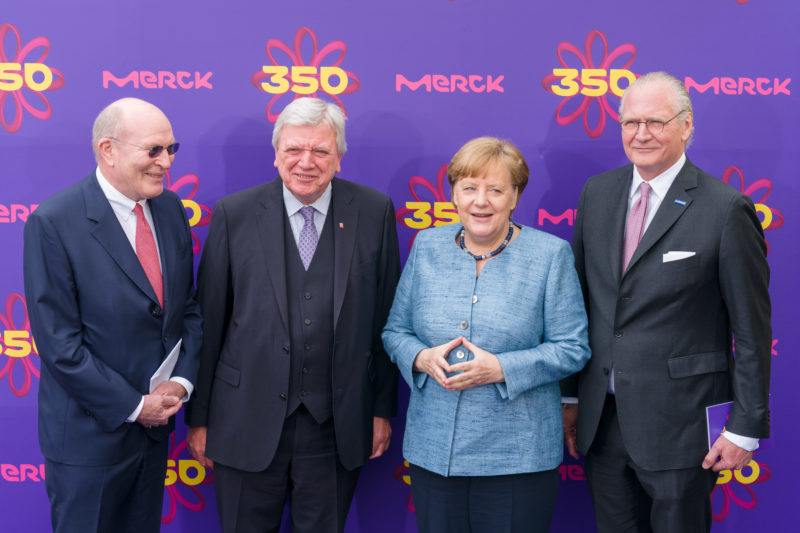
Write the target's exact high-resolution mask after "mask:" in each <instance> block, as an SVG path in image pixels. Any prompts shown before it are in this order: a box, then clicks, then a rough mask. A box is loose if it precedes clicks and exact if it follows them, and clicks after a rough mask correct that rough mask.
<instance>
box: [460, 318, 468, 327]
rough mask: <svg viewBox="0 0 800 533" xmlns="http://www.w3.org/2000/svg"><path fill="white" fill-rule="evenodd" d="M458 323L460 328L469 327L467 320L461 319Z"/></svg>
mask: <svg viewBox="0 0 800 533" xmlns="http://www.w3.org/2000/svg"><path fill="white" fill-rule="evenodd" d="M460 325H461V329H467V328H468V327H469V322H467V321H466V320H462V321H461V324H460Z"/></svg>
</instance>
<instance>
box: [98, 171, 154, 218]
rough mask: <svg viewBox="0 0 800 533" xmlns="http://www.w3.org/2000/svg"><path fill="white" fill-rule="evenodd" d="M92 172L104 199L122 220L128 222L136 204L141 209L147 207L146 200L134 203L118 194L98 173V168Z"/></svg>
mask: <svg viewBox="0 0 800 533" xmlns="http://www.w3.org/2000/svg"><path fill="white" fill-rule="evenodd" d="M94 172H95V175H96V176H97V183H98V184H99V185H100V189H102V191H103V194H104V195H105V197H106V199H107V200H108V202H109V203H110V204H111V207H112V208H113V209H114V211H115V212H116V213H118V214H119V216H121V217H122V218H123V219H124V220H128V217H129V216H131V215H132V214H133V208H134V207H135V206H136V204H137V203H138V204H140V205H141V206H142V209H144V208H145V207H146V206H147V200H142V201H140V202H134V201H133V200H131V199H130V198H128V197H127V196H125V195H124V194H122V193H121V192H119V191H118V190H117V189H116V188H115V187H114V186H113V185H111V183H110V182H109V181H108V180H107V179H106V177H105V176H103V173H102V172H100V167H97V169H95V171H94Z"/></svg>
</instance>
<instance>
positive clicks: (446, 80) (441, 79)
mask: <svg viewBox="0 0 800 533" xmlns="http://www.w3.org/2000/svg"><path fill="white" fill-rule="evenodd" d="M503 78H505V76H503V75H500V76H491V75H489V76H481V75H478V74H468V75H466V76H462V75H461V74H450V75H449V76H448V75H445V74H425V75H424V76H422V77H421V78H420V79H418V80H417V81H411V80H409V79H408V78H406V77H405V76H403V75H402V74H397V75H395V82H394V90H395V91H396V92H398V93H399V92H401V91H402V89H403V87H405V88H407V89H409V90H411V91H416V90H417V89H419V88H420V87H424V88H425V92H431V90H433V91H435V92H437V93H454V92H462V93H491V92H498V93H503V92H505V90H504V89H503V86H502V85H501V84H502V83H503Z"/></svg>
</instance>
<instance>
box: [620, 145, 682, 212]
mask: <svg viewBox="0 0 800 533" xmlns="http://www.w3.org/2000/svg"><path fill="white" fill-rule="evenodd" d="M684 163H686V154H685V153H683V154H681V157H680V158H679V159H678V160H677V161H676V162H675V164H674V165H672V166H671V167H669V168H668V169H667V170H665V171H664V172H662V173H661V174H659V175H658V176H656V177H655V178H653V179H651V180H650V181H648V182H647V184H648V185H650V188H651V189H652V191H653V192H654V193H655V195H656V196H658V198H659V199H660V200H663V199H664V197H665V196H666V195H667V191H669V188H670V187H672V182H674V181H675V178H676V177H677V176H678V172H680V171H681V169H682V168H683V164H684ZM643 181H644V180H643V179H642V176H641V175H639V171H638V170H637V169H636V165H633V180H632V182H631V190H630V191H629V192H628V199H629V200H630V199H631V198H633V194H634V193H635V192H636V189H638V188H639V184H640V183H642V182H643Z"/></svg>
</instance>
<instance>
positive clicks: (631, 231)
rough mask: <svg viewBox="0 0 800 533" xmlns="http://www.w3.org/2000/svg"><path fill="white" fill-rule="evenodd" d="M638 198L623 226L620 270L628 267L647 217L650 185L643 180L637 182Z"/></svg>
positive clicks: (623, 270)
mask: <svg viewBox="0 0 800 533" xmlns="http://www.w3.org/2000/svg"><path fill="white" fill-rule="evenodd" d="M639 193H640V194H639V199H638V200H636V203H635V204H633V208H632V209H631V214H630V215H629V216H628V225H627V226H626V227H625V244H624V245H623V247H622V272H623V273H624V272H625V270H626V269H627V268H628V263H630V262H631V258H632V257H633V252H635V251H636V247H637V246H639V241H640V240H642V233H644V221H645V220H646V219H647V201H648V200H649V198H650V185H648V184H647V182H645V181H643V182H642V183H640V184H639Z"/></svg>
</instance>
